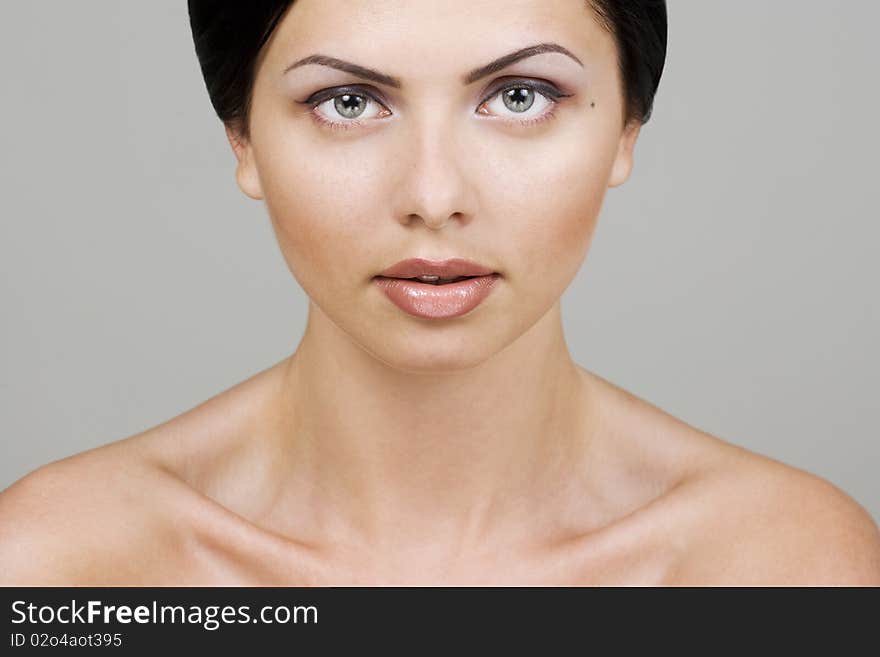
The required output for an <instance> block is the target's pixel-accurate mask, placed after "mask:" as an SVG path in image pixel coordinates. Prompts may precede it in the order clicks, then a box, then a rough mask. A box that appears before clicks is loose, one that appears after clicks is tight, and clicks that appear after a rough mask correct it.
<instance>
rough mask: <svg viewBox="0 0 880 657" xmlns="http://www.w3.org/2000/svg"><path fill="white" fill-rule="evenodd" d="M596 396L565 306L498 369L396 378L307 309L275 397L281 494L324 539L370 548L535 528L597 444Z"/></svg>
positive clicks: (488, 365) (515, 346) (507, 352)
mask: <svg viewBox="0 0 880 657" xmlns="http://www.w3.org/2000/svg"><path fill="white" fill-rule="evenodd" d="M426 347H430V345H426ZM585 386H586V383H585V381H584V378H583V377H582V376H581V374H580V370H579V368H578V366H577V365H576V364H575V363H574V362H573V361H572V359H571V357H570V356H569V353H568V350H567V347H566V345H565V340H564V336H563V330H562V324H561V318H560V311H559V304H558V303H557V304H556V305H555V306H554V307H553V308H552V309H551V310H550V311H549V312H548V313H547V314H546V315H545V316H544V317H543V318H542V319H540V320H539V321H538V322H537V323H536V324H535V325H533V326H532V327H531V328H530V329H529V330H528V331H527V332H526V333H525V334H523V335H521V336H520V337H519V338H518V339H517V340H516V341H515V342H513V343H511V344H510V345H508V346H507V347H505V348H503V349H501V350H500V351H499V352H497V353H495V354H494V355H493V356H491V357H490V358H488V359H486V360H484V361H482V362H481V363H479V364H478V365H476V366H474V367H470V368H468V369H459V370H455V371H444V372H438V371H430V372H427V371H419V372H412V371H402V370H400V369H397V368H393V367H391V366H389V365H388V364H387V363H385V362H383V361H381V360H379V359H377V358H376V357H375V356H373V355H371V354H370V353H368V352H366V351H365V350H363V349H362V348H361V347H360V346H359V345H358V344H356V343H355V342H354V341H352V339H351V338H350V337H349V336H348V335H347V334H346V333H344V332H343V331H341V330H340V329H339V328H338V327H337V326H336V325H335V324H334V323H333V322H331V321H330V320H329V319H328V318H327V317H326V316H325V315H324V314H323V313H322V312H321V311H320V309H318V308H317V307H315V306H314V305H310V312H309V321H308V324H307V327H306V331H305V334H304V336H303V339H302V341H301V343H300V345H299V347H298V348H297V351H296V352H295V353H294V354H293V355H292V356H291V357H290V358H289V359H288V361H287V363H286V366H285V367H284V368H283V376H282V382H281V383H280V386H279V395H278V397H277V399H278V402H277V403H278V415H277V417H279V418H280V421H279V424H278V430H277V437H278V444H277V449H278V452H277V455H278V458H279V459H280V461H281V462H283V467H282V468H281V470H280V471H282V472H284V473H285V475H284V476H285V479H286V483H285V484H284V485H283V486H282V487H281V488H282V489H284V490H285V491H286V493H289V495H285V499H290V500H300V502H299V503H295V504H294V506H295V509H296V510H295V513H297V514H299V513H302V514H306V515H307V516H308V517H309V518H310V519H311V521H313V522H314V523H316V524H315V526H320V527H321V528H322V531H323V532H330V533H332V534H334V535H335V536H337V537H338V538H343V535H344V537H345V538H348V539H352V538H355V539H356V541H357V542H358V543H369V544H370V545H373V546H381V545H386V544H387V545H400V544H402V543H406V542H408V541H409V542H419V540H420V537H421V541H424V537H425V536H426V535H428V534H427V533H426V532H429V531H430V536H431V541H435V542H443V541H444V540H446V539H448V542H449V543H455V544H456V545H459V546H460V545H461V544H462V543H463V542H470V541H473V542H478V541H485V540H486V538H487V537H488V536H492V537H500V536H501V535H502V534H503V535H505V537H506V538H509V537H510V535H511V534H512V533H515V532H517V531H519V532H524V531H525V530H526V529H527V528H529V529H531V530H532V531H534V529H535V522H536V519H539V518H543V517H546V516H547V515H548V508H549V505H551V504H554V503H561V500H562V499H563V498H564V497H565V495H566V490H565V489H566V487H567V486H570V485H571V482H573V477H572V476H571V474H572V472H573V468H575V467H576V464H577V463H578V462H579V460H580V459H582V456H583V453H584V451H585V447H586V444H587V443H589V434H590V428H591V427H593V426H594V422H593V420H594V419H595V415H596V412H595V410H596V409H595V404H593V403H592V402H591V399H590V395H589V394H587V393H586V388H585ZM285 508H286V511H285V512H286V513H287V512H289V507H285Z"/></svg>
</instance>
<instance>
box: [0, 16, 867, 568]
mask: <svg viewBox="0 0 880 657" xmlns="http://www.w3.org/2000/svg"><path fill="white" fill-rule="evenodd" d="M258 4H259V5H260V8H256V7H255V5H258ZM189 8H190V17H191V24H192V29H193V36H194V39H195V46H196V52H197V55H198V58H199V61H200V63H201V66H202V72H203V74H204V76H205V80H206V83H207V87H208V91H209V95H210V99H211V102H212V103H213V105H214V108H215V109H216V111H217V113H218V115H219V117H220V118H221V119H222V121H223V122H224V124H225V128H226V134H227V137H228V140H229V143H230V146H231V149H232V151H233V153H234V156H235V157H236V161H237V170H236V180H237V183H238V185H239V187H240V188H241V190H242V191H243V192H244V193H245V194H246V195H247V196H249V197H251V198H253V199H258V200H262V201H264V202H265V205H266V208H267V211H268V214H269V217H270V219H271V221H272V225H273V227H274V230H275V234H276V237H277V239H278V243H279V247H280V249H281V251H282V254H283V256H284V258H285V260H286V262H287V264H288V266H289V268H290V271H291V273H292V274H293V276H294V277H295V278H296V280H297V281H298V282H299V283H300V285H302V287H303V289H304V290H305V291H306V293H307V294H308V296H309V298H310V303H309V316H308V322H307V327H306V330H305V333H304V336H303V338H302V341H301V342H300V344H299V345H298V347H297V349H296V351H295V352H294V353H293V354H292V355H291V356H290V357H289V358H286V359H285V360H283V361H281V362H279V363H277V364H276V365H274V366H273V367H271V368H269V369H267V370H265V371H263V372H260V373H259V374H258V375H256V376H254V377H253V378H251V379H249V380H247V381H244V382H242V383H240V384H239V385H236V386H235V387H233V388H231V389H230V390H227V391H225V392H223V393H221V394H219V395H218V396H216V397H214V398H212V399H210V400H208V401H206V402H205V403H203V404H201V405H200V406H198V407H196V408H194V409H191V410H190V411H188V412H186V413H184V414H182V415H180V416H178V417H176V418H174V419H172V420H170V421H168V422H166V423H164V424H162V425H160V426H157V427H154V428H152V429H150V430H148V431H146V432H144V433H141V434H138V435H135V436H131V437H128V438H126V439H124V440H120V441H117V442H115V443H111V444H109V445H106V446H103V447H100V448H98V449H94V450H90V451H88V452H85V453H82V454H79V455H76V456H74V457H70V458H67V459H63V460H61V461H57V462H55V463H51V464H49V465H47V466H44V467H42V468H40V469H38V470H36V471H35V472H33V473H31V474H29V475H27V476H26V477H24V478H23V479H21V480H19V481H18V482H16V483H15V484H14V485H12V486H11V487H10V488H9V489H7V490H6V491H5V492H3V493H2V495H0V525H2V526H0V536H2V539H0V559H2V561H3V563H4V568H3V569H2V570H3V575H2V579H3V583H6V584H54V585H63V584H82V585H108V584H110V585H140V584H143V585H176V584H179V585H205V584H207V585H214V584H216V585H245V584H252V585H346V584H666V585H676V584H880V536H878V530H877V527H876V525H875V524H874V522H873V521H872V519H871V518H870V516H869V515H868V514H867V512H866V511H865V510H864V509H863V508H862V507H860V506H859V505H858V504H857V503H856V502H855V501H854V500H852V499H851V498H849V497H848V496H847V495H845V494H844V493H843V492H842V491H840V490H839V489H837V488H836V487H834V486H833V485H831V484H830V483H828V482H826V481H824V480H822V479H820V478H818V477H816V476H814V475H812V474H809V473H807V472H803V471H800V470H797V469H795V468H791V467H789V466H786V465H784V464H782V463H779V462H777V461H774V460H772V459H769V458H766V457H763V456H761V455H759V454H756V453H752V452H749V451H747V450H744V449H742V448H739V447H737V446H734V445H732V444H729V443H727V442H725V441H723V440H721V439H719V438H717V437H714V436H711V435H708V434H706V433H704V432H702V431H700V430H698V429H696V428H694V427H691V426H689V425H687V424H685V423H684V422H682V421H680V420H678V419H676V418H674V417H672V416H670V415H669V414H667V413H665V412H663V411H662V410H660V409H658V408H656V407H654V406H652V405H651V404H649V403H647V402H646V401H644V400H641V399H639V398H636V397H635V396H633V395H631V394H629V393H628V392H626V391H625V390H622V389H620V388H618V387H616V386H614V385H612V384H611V383H610V382H608V381H606V380H604V379H602V378H601V377H599V376H597V375H595V374H593V373H591V372H589V371H587V370H586V369H584V368H582V367H580V366H578V365H577V364H576V363H574V362H573V361H572V359H571V356H570V354H569V352H568V349H567V346H566V343H565V340H564V336H563V331H562V323H561V315H560V297H561V295H562V293H563V292H564V290H565V289H566V287H567V286H568V285H569V283H570V282H571V281H572V279H573V277H574V276H575V274H576V272H577V271H578V269H579V267H580V266H581V264H582V262H583V260H584V258H585V256H586V253H587V250H588V247H589V245H590V241H591V237H592V235H593V231H594V229H595V226H596V221H597V219H598V215H599V211H600V208H601V206H602V202H603V199H604V194H605V190H606V189H607V188H609V187H615V186H618V185H621V184H622V183H624V182H625V180H626V179H627V178H628V176H629V175H630V172H631V169H632V166H633V151H634V146H635V142H636V139H637V137H638V135H639V130H640V128H641V126H642V125H643V124H644V123H645V122H646V121H647V120H648V118H649V117H650V114H651V107H652V103H653V97H654V93H655V91H656V89H657V86H658V83H659V80H660V76H661V72H662V70H663V62H664V57H665V43H666V11H665V5H664V3H663V2H662V1H657V0H642V1H630V2H622V1H621V0H591V1H590V2H583V3H581V2H572V1H571V0H530V1H523V2H510V1H509V0H483V1H480V2H474V1H473V0H469V1H467V2H465V1H463V0H462V1H449V2H445V3H443V9H444V11H442V12H441V11H439V10H438V4H437V3H427V2H425V3H423V2H371V1H370V0H358V1H357V2H352V1H350V0H345V1H344V2H343V1H342V0H332V1H331V0H321V1H320V2H319V1H318V0H298V1H297V2H289V1H288V2H274V3H272V2H266V3H217V2H206V1H204V0H198V1H196V0H191V1H190V3H189Z"/></svg>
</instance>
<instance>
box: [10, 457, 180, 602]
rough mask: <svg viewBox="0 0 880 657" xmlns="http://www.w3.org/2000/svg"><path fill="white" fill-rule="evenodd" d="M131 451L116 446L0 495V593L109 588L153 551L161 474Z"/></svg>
mask: <svg viewBox="0 0 880 657" xmlns="http://www.w3.org/2000/svg"><path fill="white" fill-rule="evenodd" d="M131 447H132V446H131V443H127V442H126V440H123V441H118V442H117V443H111V444H110V445H107V446H103V447H99V448H96V449H93V450H88V451H86V452H82V453H80V454H77V455H74V456H71V457H67V458H64V459H61V460H58V461H55V462H53V463H49V464H47V465H44V466H42V467H39V468H37V469H36V470H34V471H32V472H30V473H28V474H27V475H25V476H24V477H22V478H21V479H19V480H18V481H16V482H15V483H13V484H12V485H11V486H9V487H8V488H6V489H5V490H3V491H2V492H0V562H2V563H3V564H4V568H3V569H2V575H0V585H6V586H16V585H21V586H53V585H58V586H63V585H72V584H84V583H99V582H105V581H111V580H113V579H114V577H115V575H122V572H121V570H120V569H121V568H122V566H123V564H124V563H125V561H126V560H128V559H130V560H137V559H141V558H143V557H144V554H145V550H146V549H147V548H148V547H153V546H155V545H156V544H157V541H156V540H155V539H156V537H159V536H161V535H162V534H161V532H162V531H163V527H162V525H161V523H159V522H158V519H159V517H158V515H157V513H156V512H155V509H156V504H157V501H158V500H161V499H162V497H163V495H164V490H163V486H162V477H161V473H160V472H159V471H157V470H156V469H155V468H153V467H151V464H150V462H149V461H147V460H144V459H143V458H141V457H140V454H138V453H137V450H133V449H132V448H131ZM148 538H149V539H151V540H149V541H147V539H148ZM159 544H161V541H160V542H159ZM114 570H116V571H118V572H114ZM123 576H124V575H123Z"/></svg>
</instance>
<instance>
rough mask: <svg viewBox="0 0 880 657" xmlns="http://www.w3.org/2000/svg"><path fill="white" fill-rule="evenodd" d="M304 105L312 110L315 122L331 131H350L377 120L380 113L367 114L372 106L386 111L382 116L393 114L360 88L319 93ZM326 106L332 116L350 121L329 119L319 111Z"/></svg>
mask: <svg viewBox="0 0 880 657" xmlns="http://www.w3.org/2000/svg"><path fill="white" fill-rule="evenodd" d="M340 92H341V93H340ZM303 103H304V104H306V105H308V106H310V107H311V108H312V109H311V111H310V112H309V113H310V114H312V116H313V117H314V119H315V121H317V122H318V123H319V124H320V125H323V126H326V127H328V128H330V129H331V130H348V129H350V128H352V127H357V126H359V125H363V124H364V123H366V120H369V119H371V118H375V117H376V116H377V115H378V114H380V112H378V111H374V112H373V113H372V114H370V113H369V112H367V108H368V107H369V106H370V105H371V104H372V105H374V106H375V105H378V106H380V107H381V108H383V109H384V112H385V113H384V114H382V116H388V115H390V114H391V112H390V111H388V109H387V108H385V105H384V104H383V103H382V102H381V101H379V100H378V99H377V98H376V97H375V96H374V95H373V94H371V93H369V92H366V91H364V90H361V89H360V88H359V87H356V88H351V89H347V88H343V89H340V88H339V87H336V88H334V89H330V90H328V91H327V92H319V94H318V95H316V96H313V97H312V98H309V99H307V100H305V101H303ZM324 105H327V110H326V111H327V112H330V113H331V115H332V116H340V117H342V118H344V119H348V120H345V121H336V120H334V119H332V118H328V117H327V116H326V115H325V114H324V113H323V112H321V111H318V110H319V108H321V107H323V106H324Z"/></svg>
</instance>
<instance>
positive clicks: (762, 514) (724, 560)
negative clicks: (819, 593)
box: [675, 448, 880, 586]
mask: <svg viewBox="0 0 880 657" xmlns="http://www.w3.org/2000/svg"><path fill="white" fill-rule="evenodd" d="M734 450H735V451H736V452H737V454H736V456H735V457H734V458H731V459H730V460H729V461H728V462H726V463H725V464H724V465H719V467H717V468H715V469H711V470H708V471H707V472H706V473H704V475H703V476H702V478H701V480H700V481H697V482H694V483H693V491H692V492H694V493H696V494H697V495H698V497H697V498H695V499H699V502H698V503H697V504H696V505H695V507H694V508H695V511H694V515H693V519H694V520H696V521H697V522H695V523H694V526H693V527H692V532H691V533H690V536H692V538H693V540H692V541H691V543H690V546H689V550H688V552H687V558H686V559H684V560H683V561H682V563H681V567H680V568H679V570H678V572H677V574H676V577H675V579H676V582H675V583H678V584H683V585H689V584H697V585H699V584H709V585H755V586H774V585H787V586H837V585H846V586H878V585H880V530H878V527H877V524H876V523H875V522H874V519H873V518H872V517H871V515H870V514H869V513H868V511H867V510H866V509H865V508H864V507H862V506H861V505H860V504H859V503H858V502H856V501H855V500H854V499H853V498H852V497H851V496H850V495H848V494H847V493H846V492H844V491H843V490H841V489H840V488H839V487H837V486H835V485H834V484H832V483H831V482H829V481H827V480H825V479H823V478H821V477H819V476H817V475H815V474H813V473H810V472H807V471H804V470H800V469H798V468H795V467H792V466H789V465H786V464H784V463H781V462H779V461H776V460H774V459H770V458H767V457H764V456H762V455H759V454H756V453H753V452H750V451H748V450H745V449H741V448H734Z"/></svg>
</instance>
